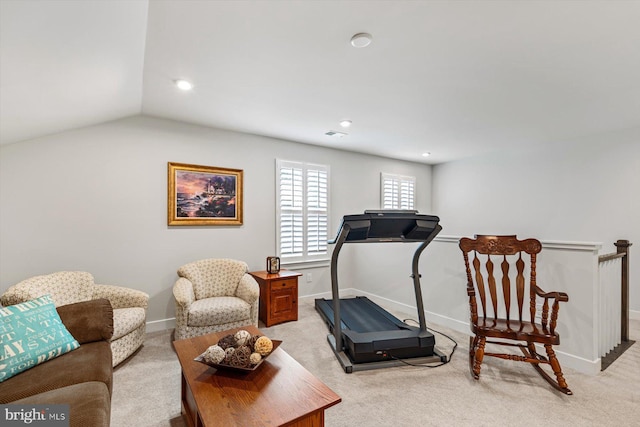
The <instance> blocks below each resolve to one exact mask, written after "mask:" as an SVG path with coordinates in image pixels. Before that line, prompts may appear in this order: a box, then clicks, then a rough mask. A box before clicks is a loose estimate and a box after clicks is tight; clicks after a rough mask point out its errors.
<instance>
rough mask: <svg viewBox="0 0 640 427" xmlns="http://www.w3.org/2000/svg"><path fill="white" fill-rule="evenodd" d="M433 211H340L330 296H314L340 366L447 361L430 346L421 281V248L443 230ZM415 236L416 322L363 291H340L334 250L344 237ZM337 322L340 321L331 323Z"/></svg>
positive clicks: (381, 238) (353, 240) (407, 240)
mask: <svg viewBox="0 0 640 427" xmlns="http://www.w3.org/2000/svg"><path fill="white" fill-rule="evenodd" d="M439 221H440V219H439V218H438V217H437V216H432V215H421V214H419V213H418V211H414V210H368V211H365V212H364V214H357V215H345V216H344V217H343V218H342V223H341V224H340V228H339V230H338V235H337V236H336V238H335V239H334V240H332V241H329V243H330V244H334V243H335V247H334V249H333V254H332V256H331V291H332V296H333V299H325V298H318V299H316V300H315V307H316V310H317V311H318V313H319V314H320V316H321V317H322V318H323V319H324V321H325V323H326V324H327V326H328V327H329V331H330V332H331V333H330V334H329V335H328V336H327V340H328V341H329V344H330V345H331V347H332V349H333V352H334V353H335V355H336V357H337V358H338V360H339V361H340V364H341V365H342V367H343V369H344V371H345V372H346V373H351V372H353V371H359V370H367V369H378V368H386V367H390V366H400V365H404V364H406V363H407V361H405V360H404V359H410V360H411V362H410V363H411V364H421V363H432V362H447V360H446V359H447V356H445V355H442V354H440V353H438V352H437V351H436V349H435V338H434V336H433V334H432V333H430V332H429V331H427V326H426V322H425V316H424V305H423V302H422V290H421V287H420V274H419V273H418V261H419V258H420V254H421V253H422V251H423V250H424V249H425V248H426V247H427V245H428V244H429V243H431V241H432V240H433V239H434V238H435V237H436V236H437V235H438V233H439V232H440V231H441V230H442V227H441V226H440V224H439ZM387 242H403V243H412V242H419V243H420V245H419V246H418V248H417V250H416V251H415V253H414V255H413V263H412V274H411V278H413V286H414V290H415V295H416V306H417V309H418V319H419V325H420V326H419V327H416V326H412V325H408V324H406V323H404V322H403V321H401V320H399V319H398V318H396V317H395V316H393V315H392V314H391V313H389V312H387V311H386V310H384V309H383V308H382V307H380V306H379V305H377V304H376V303H374V302H373V301H371V300H369V299H368V298H367V297H355V298H343V299H340V297H339V285H338V255H339V254H340V249H341V248H342V245H343V244H344V243H387ZM335 325H340V327H337V328H336V327H335Z"/></svg>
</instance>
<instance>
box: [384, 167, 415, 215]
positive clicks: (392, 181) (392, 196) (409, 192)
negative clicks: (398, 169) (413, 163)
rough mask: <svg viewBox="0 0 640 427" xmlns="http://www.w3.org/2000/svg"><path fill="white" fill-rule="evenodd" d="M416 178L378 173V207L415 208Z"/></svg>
mask: <svg viewBox="0 0 640 427" xmlns="http://www.w3.org/2000/svg"><path fill="white" fill-rule="evenodd" d="M415 204H416V178H415V177H413V176H403V175H394V174H390V173H381V174H380V207H381V208H382V209H411V210H413V209H415Z"/></svg>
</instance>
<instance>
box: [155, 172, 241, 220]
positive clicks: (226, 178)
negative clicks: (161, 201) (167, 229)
mask: <svg viewBox="0 0 640 427" xmlns="http://www.w3.org/2000/svg"><path fill="white" fill-rule="evenodd" d="M168 175H169V176H168V186H167V187H168V190H169V192H168V201H167V207H168V218H167V224H168V225H242V213H243V212H242V211H243V201H242V175H243V171H242V170H241V169H228V168H220V167H213V166H200V165H190V164H186V163H172V162H169V163H168Z"/></svg>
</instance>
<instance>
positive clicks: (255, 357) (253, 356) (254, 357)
mask: <svg viewBox="0 0 640 427" xmlns="http://www.w3.org/2000/svg"><path fill="white" fill-rule="evenodd" d="M261 360H262V356H261V355H260V353H251V356H249V362H251V364H252V365H257V364H258V363H260V361H261Z"/></svg>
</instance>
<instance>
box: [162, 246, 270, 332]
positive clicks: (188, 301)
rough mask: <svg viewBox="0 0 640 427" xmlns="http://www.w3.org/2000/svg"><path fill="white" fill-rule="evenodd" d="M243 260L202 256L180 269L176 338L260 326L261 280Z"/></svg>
mask: <svg viewBox="0 0 640 427" xmlns="http://www.w3.org/2000/svg"><path fill="white" fill-rule="evenodd" d="M248 271H249V268H248V266H247V264H246V263H245V262H243V261H236V260H232V259H203V260H200V261H195V262H192V263H189V264H186V265H183V266H182V267H180V269H178V276H180V278H179V279H178V281H177V282H176V284H175V285H174V286H173V296H174V297H175V299H176V331H175V336H174V339H176V340H180V339H184V338H191V337H196V336H199V335H204V334H208V333H211V332H218V331H224V330H226V329H231V328H236V327H240V326H246V325H254V326H258V299H259V296H260V287H259V286H258V282H256V281H255V279H254V278H253V277H252V276H251V275H250V274H248Z"/></svg>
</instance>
